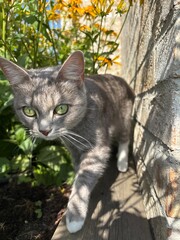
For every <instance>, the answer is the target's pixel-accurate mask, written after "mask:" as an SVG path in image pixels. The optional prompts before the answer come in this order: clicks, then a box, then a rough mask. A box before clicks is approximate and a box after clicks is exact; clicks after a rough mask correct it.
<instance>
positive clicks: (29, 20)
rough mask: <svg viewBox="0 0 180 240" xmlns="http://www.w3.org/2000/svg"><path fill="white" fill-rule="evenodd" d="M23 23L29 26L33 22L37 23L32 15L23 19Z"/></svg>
mask: <svg viewBox="0 0 180 240" xmlns="http://www.w3.org/2000/svg"><path fill="white" fill-rule="evenodd" d="M24 21H25V22H27V23H29V24H33V23H34V22H36V21H37V18H36V17H35V16H34V15H30V16H28V17H25V18H24Z"/></svg>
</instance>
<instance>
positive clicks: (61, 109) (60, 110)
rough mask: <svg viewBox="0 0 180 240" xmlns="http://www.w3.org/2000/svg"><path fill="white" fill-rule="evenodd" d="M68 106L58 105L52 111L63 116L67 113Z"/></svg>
mask: <svg viewBox="0 0 180 240" xmlns="http://www.w3.org/2000/svg"><path fill="white" fill-rule="evenodd" d="M68 108H69V107H68V105H67V104H60V105H58V106H57V107H56V108H55V109H54V113H55V114H58V115H64V114H66V113H67V111H68Z"/></svg>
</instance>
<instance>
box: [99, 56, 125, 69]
mask: <svg viewBox="0 0 180 240" xmlns="http://www.w3.org/2000/svg"><path fill="white" fill-rule="evenodd" d="M118 58H119V56H116V57H114V58H113V59H111V58H107V57H103V56H99V57H98V58H97V60H98V61H99V62H101V63H100V66H105V65H107V67H108V68H109V67H111V66H112V65H113V64H118V65H121V64H120V63H119V62H117V61H116V59H118Z"/></svg>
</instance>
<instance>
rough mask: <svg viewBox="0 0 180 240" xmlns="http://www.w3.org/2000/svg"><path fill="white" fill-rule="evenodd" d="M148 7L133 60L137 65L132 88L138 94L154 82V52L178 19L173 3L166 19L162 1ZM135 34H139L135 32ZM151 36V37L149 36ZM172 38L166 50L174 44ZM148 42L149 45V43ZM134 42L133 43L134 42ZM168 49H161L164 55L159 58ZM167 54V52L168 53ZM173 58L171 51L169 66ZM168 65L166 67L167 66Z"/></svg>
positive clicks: (142, 17) (152, 1) (149, 4)
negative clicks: (152, 73) (163, 13)
mask: <svg viewBox="0 0 180 240" xmlns="http://www.w3.org/2000/svg"><path fill="white" fill-rule="evenodd" d="M145 5H146V6H149V9H148V11H144V8H145V6H143V14H142V16H141V22H140V32H139V39H138V43H137V48H136V49H135V53H134V57H135V60H133V61H134V62H135V63H134V64H133V66H135V74H134V76H133V77H132V78H131V80H130V84H131V86H133V88H134V89H135V90H137V91H138V92H142V91H144V89H146V88H148V86H149V83H150V82H151V81H152V79H150V78H151V77H152V76H151V71H153V70H152V68H153V67H154V66H153V65H154V63H153V61H154V60H153V50H154V49H155V47H156V44H157V43H158V41H160V39H161V38H163V37H164V35H166V34H168V32H169V31H170V30H171V29H172V26H173V25H174V23H175V21H176V20H177V18H175V17H174V8H173V2H172V8H171V10H170V11H169V13H168V15H167V16H166V19H164V18H163V17H162V12H163V8H162V3H161V0H156V1H154V0H151V1H148V2H147V3H146V4H145ZM152 12H153V15H154V16H155V17H154V20H153V23H152V26H150V28H151V29H147V28H149V25H150V22H151V21H152V19H150V15H151V13H152ZM134 34H137V32H136V31H135V32H134ZM149 34H151V35H150V37H149V36H148V35H149ZM169 36H170V37H171V38H170V39H168V44H166V48H167V47H169V46H171V44H172V43H173V42H174V36H173V34H171V35H170V34H169ZM148 37H149V39H148ZM134 38H135V36H132V39H134ZM147 40H148V43H147ZM132 42H133V41H132ZM165 50H166V49H161V51H162V54H159V56H160V57H161V56H163V55H164V52H165ZM166 53H167V51H166ZM171 57H172V52H171V51H169V56H167V58H166V59H167V65H168V64H169V63H170V61H171ZM158 61H160V62H161V64H164V62H163V59H162V60H161V59H158ZM167 65H166V66H167ZM166 66H164V69H166ZM139 76H140V79H142V81H141V84H137V79H138V78H139ZM164 77H165V76H164V71H163V72H162V76H161V77H160V78H161V79H162V78H164Z"/></svg>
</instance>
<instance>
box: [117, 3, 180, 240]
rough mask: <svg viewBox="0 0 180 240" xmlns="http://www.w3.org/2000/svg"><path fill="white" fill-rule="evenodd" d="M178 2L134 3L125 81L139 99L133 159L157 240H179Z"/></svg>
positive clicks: (124, 50)
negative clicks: (141, 4)
mask: <svg viewBox="0 0 180 240" xmlns="http://www.w3.org/2000/svg"><path fill="white" fill-rule="evenodd" d="M136 2H138V1H136ZM179 13H180V1H178V0H148V1H144V5H143V6H141V7H140V6H139V4H138V3H136V4H134V6H133V7H132V8H131V10H130V12H129V16H128V18H127V21H126V24H125V27H124V30H123V33H122V36H121V56H122V76H123V77H124V78H125V79H126V80H127V81H128V82H129V83H130V84H131V86H132V87H133V88H134V90H135V93H136V94H137V97H136V101H135V108H134V114H135V132H134V147H133V151H134V156H135V160H136V163H137V172H138V176H139V181H140V185H141V189H142V192H143V196H144V203H145V208H146V212H147V215H148V218H149V219H150V221H151V223H152V227H153V232H154V236H155V239H158V240H164V239H168V240H175V239H176V240H177V239H178V240H179V239H180V16H179Z"/></svg>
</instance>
